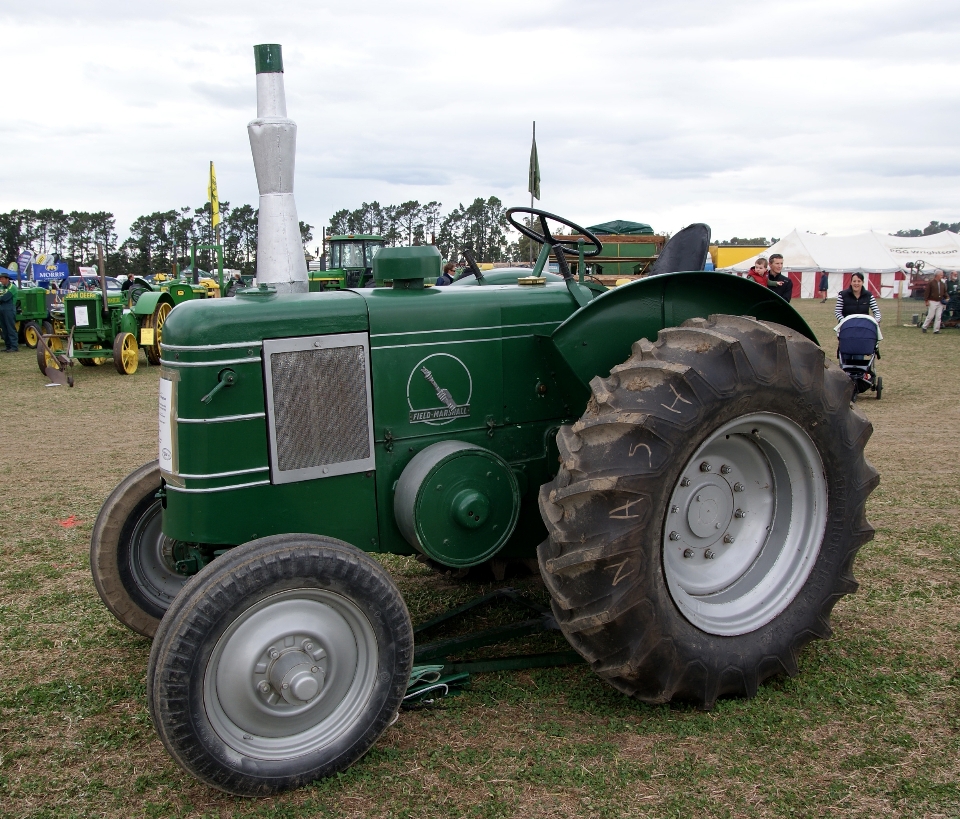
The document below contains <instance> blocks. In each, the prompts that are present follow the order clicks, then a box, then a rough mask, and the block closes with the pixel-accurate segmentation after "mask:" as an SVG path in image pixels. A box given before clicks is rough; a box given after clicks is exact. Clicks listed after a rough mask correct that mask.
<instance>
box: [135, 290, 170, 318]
mask: <svg viewBox="0 0 960 819" xmlns="http://www.w3.org/2000/svg"><path fill="white" fill-rule="evenodd" d="M161 302H167V304H171V305H172V304H173V299H172V298H170V296H169V294H167V293H158V292H156V291H152V292H150V293H143V294H142V295H141V296H140V298H139V299H137V303H136V304H135V305H133V312H134V315H136V316H152V315H153V314H154V313H155V312H156V309H157V305H159V304H160V303H161Z"/></svg>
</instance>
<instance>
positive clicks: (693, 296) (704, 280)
mask: <svg viewBox="0 0 960 819" xmlns="http://www.w3.org/2000/svg"><path fill="white" fill-rule="evenodd" d="M713 314H725V315H735V316H752V317H754V318H756V319H759V320H761V321H772V322H776V323H777V324H782V325H784V326H786V327H789V328H790V329H792V330H796V331H797V332H798V333H801V334H802V335H804V336H806V337H807V338H809V339H810V340H811V341H813V342H814V343H817V338H816V336H815V335H814V334H813V331H812V330H811V329H810V328H809V327H808V326H807V323H806V322H805V321H804V320H803V318H802V317H801V316H800V314H799V313H797V311H796V310H794V309H793V308H792V307H791V306H790V305H789V303H787V302H786V301H784V300H783V299H781V298H780V297H779V296H778V295H776V294H775V293H773V292H772V291H770V290H768V289H767V288H766V287H762V286H761V285H758V284H757V283H756V282H754V281H752V280H750V279H742V278H740V277H739V276H734V275H731V274H729V273H707V272H692V273H665V274H662V275H659V276H651V277H649V278H646V279H640V280H638V281H635V282H631V283H630V284H625V285H621V286H620V287H617V288H614V289H612V290H608V291H607V292H606V293H603V294H602V295H600V296H598V297H597V298H595V299H594V300H593V301H591V302H589V303H588V304H587V305H585V306H584V307H581V308H580V309H579V310H577V312H576V313H574V314H573V315H571V316H570V317H569V318H568V319H567V320H566V321H565V322H563V324H561V325H560V326H559V327H557V329H556V330H554V332H553V334H552V335H551V336H550V342H551V343H550V344H549V345H547V347H548V348H551V347H552V349H548V350H547V354H548V356H549V357H550V358H551V359H552V361H553V363H554V364H555V365H556V366H557V367H558V368H559V369H560V370H561V371H562V372H564V373H565V376H566V377H565V379H563V380H562V381H561V382H560V383H559V384H558V386H560V388H561V389H562V390H563V391H564V392H566V393H568V395H569V398H570V400H575V401H578V403H579V404H580V405H582V403H583V402H585V401H586V400H587V398H589V395H590V390H589V384H590V380H591V379H592V378H593V377H594V376H597V375H600V376H606V375H608V374H609V372H610V370H611V368H612V367H615V366H616V365H617V364H622V363H623V362H624V361H626V360H627V359H628V358H629V357H630V352H631V347H632V345H633V343H634V342H636V341H639V340H640V339H642V338H646V339H649V340H650V341H655V340H656V338H657V334H658V333H659V332H660V330H662V329H664V328H665V327H677V326H679V325H681V324H683V322H685V321H686V320H687V319H691V318H706V317H708V316H710V315H713ZM558 375H559V373H558ZM571 379H572V384H571V383H570V382H571ZM558 380H559V379H558ZM564 381H565V382H566V383H564ZM571 387H572V388H571Z"/></svg>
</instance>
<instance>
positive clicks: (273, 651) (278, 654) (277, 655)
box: [270, 648, 280, 660]
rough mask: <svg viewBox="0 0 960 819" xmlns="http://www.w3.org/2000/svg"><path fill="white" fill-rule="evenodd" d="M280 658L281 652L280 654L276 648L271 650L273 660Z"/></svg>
mask: <svg viewBox="0 0 960 819" xmlns="http://www.w3.org/2000/svg"><path fill="white" fill-rule="evenodd" d="M279 656H280V652H279V651H277V650H276V649H275V648H271V649H270V659H271V660H275V659H277V657H279Z"/></svg>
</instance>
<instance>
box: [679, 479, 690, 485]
mask: <svg viewBox="0 0 960 819" xmlns="http://www.w3.org/2000/svg"><path fill="white" fill-rule="evenodd" d="M680 486H690V479H689V478H684V479H683V480H682V481H680Z"/></svg>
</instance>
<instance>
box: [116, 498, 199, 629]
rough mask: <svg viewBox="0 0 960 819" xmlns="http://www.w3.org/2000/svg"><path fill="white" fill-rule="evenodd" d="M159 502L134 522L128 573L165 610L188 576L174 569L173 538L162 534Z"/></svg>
mask: <svg viewBox="0 0 960 819" xmlns="http://www.w3.org/2000/svg"><path fill="white" fill-rule="evenodd" d="M162 524H163V517H162V515H161V507H160V501H157V502H156V503H155V504H153V505H152V506H150V508H149V509H147V511H146V512H145V513H144V514H143V515H142V516H141V517H140V520H138V521H137V525H136V527H135V528H134V530H133V535H132V536H131V538H130V573H131V575H133V582H134V583H135V584H136V586H137V589H138V590H139V592H140V594H142V595H143V596H144V597H145V598H146V599H147V600H149V601H150V602H151V603H153V604H154V605H155V606H157V607H159V608H160V609H162V610H163V611H166V610H167V609H168V608H169V607H170V604H171V603H172V602H173V598H175V597H176V596H177V595H178V594H179V593H180V590H181V589H182V588H183V584H184V583H186V582H187V578H186V577H185V576H184V575H182V574H180V573H179V572H178V571H177V570H176V568H175V561H174V557H173V541H171V540H170V539H169V538H168V537H166V536H165V535H164V534H163V530H162V529H161V526H162Z"/></svg>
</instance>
